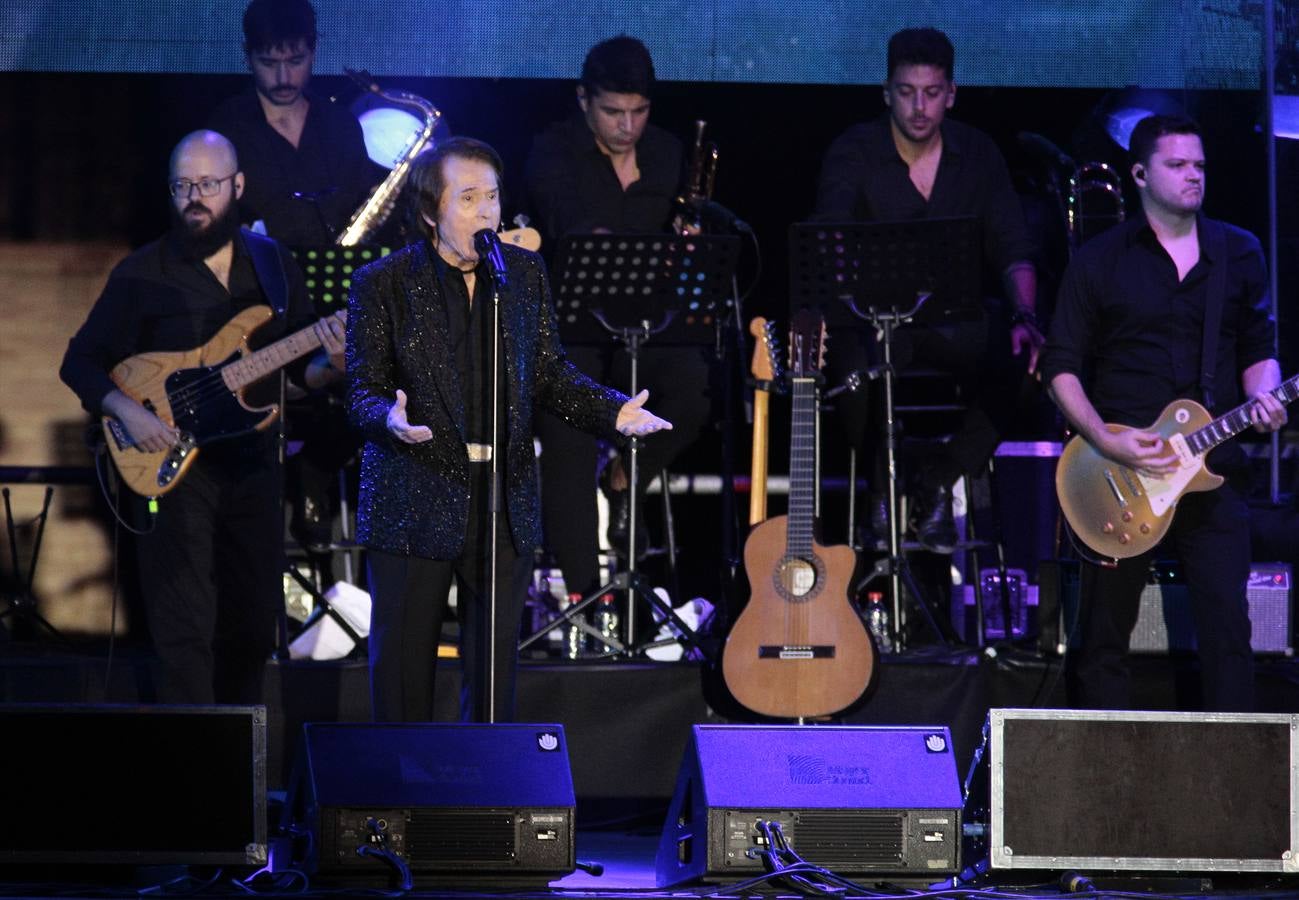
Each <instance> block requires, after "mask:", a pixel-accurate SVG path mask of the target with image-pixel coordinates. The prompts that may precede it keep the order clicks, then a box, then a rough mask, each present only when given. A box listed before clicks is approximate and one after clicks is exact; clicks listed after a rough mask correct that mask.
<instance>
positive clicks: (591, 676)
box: [0, 643, 1299, 897]
mask: <svg viewBox="0 0 1299 900" xmlns="http://www.w3.org/2000/svg"><path fill="white" fill-rule="evenodd" d="M1133 664H1134V674H1135V676H1136V688H1137V690H1136V696H1137V698H1138V701H1139V703H1140V705H1141V706H1142V707H1143V708H1147V709H1177V708H1179V707H1182V708H1188V707H1193V705H1194V701H1195V690H1196V684H1197V682H1198V676H1197V674H1196V672H1195V669H1194V665H1193V662H1192V661H1191V660H1184V659H1169V658H1162V657H1151V658H1138V659H1135V660H1134V661H1133ZM147 669H148V666H147V661H146V660H145V659H143V658H142V657H139V656H135V655H132V654H129V653H128V654H125V655H122V654H119V655H118V657H117V658H116V660H115V661H114V662H113V664H112V667H111V668H110V667H109V666H108V660H107V659H106V658H105V657H104V656H103V655H101V654H98V653H94V652H68V651H67V650H66V649H57V648H53V647H50V646H47V645H45V646H25V645H15V644H12V643H0V702H3V703H42V704H51V703H125V704H138V703H140V701H141V698H142V697H143V696H146V695H147V691H148V677H147ZM267 674H268V678H267V744H268V746H267V751H268V752H267V784H268V788H269V789H270V790H271V792H272V793H273V794H278V793H280V792H282V791H283V789H284V787H285V784H286V782H287V780H288V772H289V768H290V766H291V764H292V760H293V756H294V752H293V748H294V746H295V744H296V741H297V736H298V735H299V734H300V733H301V725H302V723H304V722H313V721H314V722H336V721H341V722H364V721H366V720H368V718H369V702H368V686H367V671H366V667H365V663H364V661H357V660H353V661H342V662H330V663H299V662H282V663H281V662H273V663H271V664H270V665H269V667H268V672H267ZM440 679H441V680H440V682H439V692H440V697H441V698H442V699H441V700H440V701H439V706H440V718H442V719H444V720H448V721H449V720H451V719H452V718H453V714H454V709H455V697H456V694H457V692H458V687H459V679H458V674H457V673H456V671H455V667H454V664H452V665H450V666H447V667H446V670H445V671H444V672H443V673H442V675H440ZM1062 681H1063V679H1062V678H1061V673H1060V664H1059V660H1057V659H1046V658H1041V657H1038V656H1036V655H1035V654H1033V653H1031V652H1029V651H1027V650H1024V649H1014V648H1002V649H1000V650H999V651H997V652H995V653H994V652H986V651H985V652H979V651H975V650H973V649H970V648H964V649H957V650H946V649H941V648H930V649H924V650H919V651H914V652H910V653H908V654H905V655H902V656H889V657H885V658H884V659H883V661H882V664H881V666H880V668H879V673H878V677H877V679H876V683H875V685H874V687H873V689H872V691H871V692H870V694H869V695H868V697H867V698H866V699H865V701H864V702H862V703H861V704H859V705H858V707H856V708H855V709H853V710H851V711H849V712H848V713H847V714H845V715H844V716H842V717H841V720H840V721H841V723H842V724H870V725H934V726H946V727H948V728H949V729H950V731H951V736H952V744H953V748H954V750H955V757H956V760H957V763H958V776H959V777H960V778H962V779H963V778H964V777H965V776H966V770H967V768H968V766H969V764H970V761H971V759H972V758H973V756H974V751H975V749H976V747H977V746H978V744H979V742H980V738H981V733H982V727H983V724H984V720H985V718H986V716H987V712H988V710H989V709H990V708H999V707H1033V706H1039V707H1060V706H1063V704H1064V698H1063V683H1062ZM1258 688H1259V691H1258V693H1259V699H1260V705H1261V709H1262V711H1268V712H1299V663H1297V662H1296V661H1295V660H1292V659H1284V658H1260V659H1259V661H1258ZM518 711H519V715H518V719H519V720H520V721H528V722H542V723H558V724H562V725H563V726H564V730H565V735H566V739H567V742H568V746H569V755H570V765H571V768H572V775H573V782H574V788H575V793H576V797H577V827H578V831H577V858H578V859H579V860H582V861H591V862H596V863H599V864H601V865H603V867H604V873H603V874H602V875H601V876H599V877H595V876H592V875H590V874H587V873H586V872H582V871H577V872H575V873H573V874H571V875H569V876H567V877H565V878H563V879H560V880H559V881H557V882H554V883H553V884H552V885H551V886H549V887H537V888H535V889H529V890H525V891H519V890H516V889H510V890H505V889H501V890H495V889H492V888H485V887H484V886H483V885H482V884H475V885H468V884H466V885H464V886H462V887H461V888H460V889H458V890H453V889H450V888H445V887H438V888H436V889H429V890H424V889H423V888H422V887H421V885H420V884H419V883H418V882H417V884H416V891H415V892H414V894H413V895H417V896H456V897H477V896H517V897H557V896H566V897H697V896H716V897H731V896H739V895H737V894H735V893H731V892H730V890H731V889H729V888H727V887H724V886H723V887H721V888H717V887H702V886H690V885H687V886H682V887H676V888H671V889H659V888H657V887H656V879H655V873H654V856H655V852H656V848H657V843H658V838H659V834H660V832H661V830H662V825H663V819H664V816H665V814H666V810H667V804H668V801H669V800H670V798H671V795H672V792H673V788H674V785H675V782H676V776H677V771H678V768H679V767H680V764H681V760H682V755H683V752H684V749H685V746H686V743H687V741H688V739H689V736H690V733H691V726H692V725H696V724H728V723H740V722H746V721H747V722H752V721H753V719H752V718H751V717H746V716H745V715H744V713H743V711H742V710H740V709H738V708H737V707H736V706H735V705H734V703H733V701H731V700H730V699H729V698H728V697H727V695H726V694H725V691H724V690H723V689H722V688H721V686H720V685H719V683H718V682H717V679H716V678H715V676H714V674H713V672H712V671H711V670H710V669H708V668H707V667H704V666H700V665H697V664H693V663H645V662H621V663H598V664H574V663H549V662H526V663H524V664H523V666H522V671H521V677H520V684H519V698H518ZM813 727H814V726H813ZM5 738H6V739H7V740H6V741H5V744H6V746H7V750H8V753H9V759H10V768H9V773H8V777H10V778H13V777H21V762H20V761H21V754H22V746H23V745H22V739H21V735H14V734H8V735H5ZM87 752H93V751H92V750H88V751H87ZM985 780H986V774H980V775H979V776H978V777H977V778H976V783H981V782H984V781H985ZM1049 785H1050V771H1049V766H1047V765H1046V764H1044V770H1043V790H1047V791H1049ZM976 792H977V788H976ZM2 797H3V795H2V794H0V811H2V810H3V799H2ZM54 815H55V813H54V812H52V813H51V816H52V817H53V816H54ZM979 815H981V813H977V812H976V813H974V814H973V815H971V814H968V813H967V817H966V818H967V821H971V820H974V821H977V819H978V817H979ZM52 821H53V819H52ZM274 821H276V820H275V819H272V822H274ZM47 827H49V826H47ZM50 833H51V840H52V841H55V840H57V829H54V828H52V829H51V832H50ZM0 849H2V848H0ZM984 852H985V851H984V850H982V849H978V848H976V849H975V850H973V851H971V852H970V853H967V854H966V856H965V857H964V859H963V865H970V864H971V863H972V862H973V861H974V860H975V859H977V858H979V857H981V856H982V855H983V853H984ZM159 872H160V874H158V876H157V877H156V879H154V880H152V881H151V880H150V877H149V874H148V873H139V874H137V875H134V876H130V877H128V878H127V880H129V881H130V882H131V883H129V884H125V883H121V882H120V881H119V880H118V879H119V878H121V877H122V876H123V873H121V872H118V873H117V874H116V875H114V876H113V877H106V876H102V873H100V876H96V875H95V874H94V873H92V872H90V871H89V870H84V871H83V870H82V869H81V868H80V867H78V866H70V867H69V866H61V867H59V868H58V869H56V870H53V869H45V870H29V871H22V872H19V870H17V869H15V868H14V867H12V866H8V867H6V866H4V865H0V896H3V897H25V896H33V897H35V896H42V897H51V896H60V897H69V896H72V897H75V896H86V897H106V896H122V895H123V894H124V893H129V894H136V893H137V891H141V889H145V888H149V887H150V886H151V885H154V887H152V889H149V890H147V891H146V892H147V893H149V894H162V895H169V894H170V895H175V894H182V893H183V894H187V895H190V896H228V895H234V894H242V893H243V892H244V890H245V888H249V889H252V890H254V891H255V892H257V893H302V892H303V885H302V883H301V882H300V881H299V882H296V883H293V882H292V879H288V880H286V881H285V882H284V883H283V884H282V885H281V887H279V888H276V887H274V886H272V885H271V884H260V883H259V884H256V885H249V886H240V885H236V884H234V883H233V880H232V879H234V878H236V877H241V878H242V877H245V876H246V875H247V874H249V872H248V870H244V871H242V872H235V871H233V870H231V871H227V872H224V873H222V874H221V876H220V877H219V878H217V880H215V881H214V882H212V883H211V884H206V883H205V882H206V879H207V878H209V877H211V875H212V872H211V870H200V869H194V870H193V871H192V872H191V873H190V876H189V877H188V878H182V880H181V881H178V882H176V883H174V884H170V885H164V884H163V882H164V881H166V880H168V879H169V878H173V877H177V875H176V874H175V872H169V871H166V870H159ZM128 874H129V873H128ZM181 874H182V875H183V873H181ZM1035 874H1036V875H1037V876H1038V877H1037V881H1036V885H1035V884H1034V883H1033V880H1032V879H1031V878H1025V877H1024V874H1023V873H1020V872H1010V873H994V877H993V878H991V879H988V878H984V879H981V880H978V881H976V882H975V883H974V884H973V885H971V886H969V887H961V888H956V889H948V890H947V891H944V892H943V894H942V895H943V896H957V895H969V896H978V897H989V896H995V895H997V894H1003V893H1004V894H1013V895H1014V896H1058V895H1059V894H1060V893H1061V889H1060V883H1059V875H1060V873H1059V872H1047V873H1035ZM1089 874H1090V873H1089ZM1010 876H1013V877H1010ZM1098 877H1101V876H1100V875H1098ZM859 880H860V879H859ZM1098 887H1101V888H1102V893H1105V894H1106V895H1113V891H1114V890H1117V887H1115V888H1109V887H1108V886H1105V885H1104V883H1103V882H1098ZM1123 887H1124V889H1129V888H1132V887H1133V885H1131V884H1124V885H1123ZM1200 887H1201V883H1200V880H1199V879H1192V880H1191V881H1184V882H1177V883H1170V882H1167V881H1158V882H1148V883H1146V884H1145V885H1144V886H1143V885H1136V888H1137V889H1138V890H1140V891H1142V892H1143V895H1145V896H1151V895H1158V894H1175V895H1188V894H1202V893H1203V892H1202V891H1201V890H1200ZM863 888H864V890H863V892H861V893H854V892H852V891H848V892H845V893H840V894H838V895H837V896H841V897H852V896H863V897H864V896H872V897H876V896H881V895H890V896H892V895H898V896H912V897H914V896H922V895H924V896H935V894H934V893H933V892H932V891H933V890H934V889H932V888H931V890H930V891H929V892H921V893H916V886H915V885H908V891H902V890H900V889H899V890H890V889H888V888H887V887H884V888H881V887H880V886H879V885H864V886H863ZM1211 888H1212V891H1213V892H1214V893H1215V894H1216V895H1219V896H1259V897H1262V896H1296V897H1299V882H1294V881H1290V880H1280V879H1277V878H1271V879H1268V878H1263V877H1261V876H1240V875H1225V876H1223V875H1218V876H1214V877H1213V878H1212V885H1211ZM865 889H869V891H871V892H870V893H868V892H866V890H865ZM1152 891H1153V892H1154V894H1152ZM307 893H308V894H309V895H315V896H339V895H340V894H343V895H357V894H358V892H357V891H354V890H350V889H338V888H330V887H326V886H322V885H312V886H311V887H310V888H309V889H308V891H307ZM359 893H366V894H368V895H374V892H359ZM780 895H785V896H798V895H800V894H799V893H798V892H797V891H796V890H795V889H794V888H792V887H789V886H788V885H786V886H784V888H782V889H781V891H780ZM804 895H806V894H804ZM744 896H748V894H747V893H746V894H744Z"/></svg>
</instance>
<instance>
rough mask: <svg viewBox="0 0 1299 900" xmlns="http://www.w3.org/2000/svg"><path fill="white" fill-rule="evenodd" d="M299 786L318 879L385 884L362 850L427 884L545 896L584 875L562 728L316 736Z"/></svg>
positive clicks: (296, 780)
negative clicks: (541, 891)
mask: <svg viewBox="0 0 1299 900" xmlns="http://www.w3.org/2000/svg"><path fill="white" fill-rule="evenodd" d="M291 781H292V788H291V791H292V795H291V796H290V797H289V798H288V802H287V804H286V816H287V817H288V818H289V819H290V822H291V823H292V824H293V825H294V827H293V828H292V829H291V830H293V831H295V832H299V833H300V832H301V831H302V830H304V829H305V831H307V832H308V833H309V834H310V840H309V841H308V842H307V843H308V847H309V850H308V852H307V853H306V854H305V859H303V860H302V861H301V865H302V868H303V869H304V870H305V871H307V872H310V873H312V874H318V875H324V876H342V877H345V878H353V879H355V880H357V881H373V882H383V881H386V880H387V878H388V875H389V869H388V868H387V867H386V866H385V864H384V863H383V861H382V860H379V859H375V858H373V856H371V855H367V856H362V855H358V852H357V851H358V848H361V847H368V848H370V849H371V850H378V851H388V852H390V853H392V854H394V855H395V857H397V858H398V859H400V860H401V861H402V862H403V863H404V864H405V865H406V866H407V867H409V869H410V871H411V873H412V874H413V875H414V876H416V877H417V878H420V879H421V880H423V881H425V882H435V881H437V880H438V878H439V876H454V878H455V880H456V881H458V882H464V881H467V880H471V881H473V880H485V881H490V883H492V884H506V883H519V884H523V883H527V884H535V883H544V882H546V881H549V880H550V879H552V878H559V877H561V876H563V875H567V874H569V873H571V872H572V871H573V870H574V869H575V868H576V862H575V852H576V851H575V837H574V817H575V806H576V804H575V801H574V797H573V779H572V774H571V772H570V770H569V763H568V744H567V742H566V741H565V739H564V730H563V726H560V725H520V724H510V725H446V724H436V723H428V724H363V723H346V724H345V723H332V724H330V723H315V724H308V725H305V726H303V740H302V744H301V747H300V750H299V754H298V758H297V761H296V765H295V769H294V775H293V777H292V779H291ZM480 876H481V877H480ZM417 883H418V882H417Z"/></svg>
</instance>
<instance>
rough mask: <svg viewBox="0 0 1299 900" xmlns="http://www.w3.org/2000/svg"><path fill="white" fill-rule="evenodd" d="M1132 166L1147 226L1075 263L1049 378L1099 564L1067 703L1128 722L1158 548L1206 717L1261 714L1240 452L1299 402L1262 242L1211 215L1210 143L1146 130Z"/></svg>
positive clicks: (1078, 502)
mask: <svg viewBox="0 0 1299 900" xmlns="http://www.w3.org/2000/svg"><path fill="white" fill-rule="evenodd" d="M1130 157H1131V160H1132V168H1131V173H1132V178H1133V180H1134V181H1135V183H1136V188H1137V193H1138V194H1139V196H1140V199H1141V207H1142V211H1143V212H1144V216H1143V217H1141V218H1137V219H1132V220H1129V221H1126V222H1123V223H1121V224H1119V225H1117V226H1115V227H1114V228H1112V229H1110V230H1109V231H1107V232H1105V233H1104V234H1102V235H1100V236H1099V237H1096V238H1094V239H1093V240H1092V241H1090V242H1089V243H1087V244H1086V245H1085V246H1083V247H1082V248H1081V249H1080V250H1079V251H1078V253H1077V254H1076V255H1075V257H1074V259H1073V260H1072V262H1071V263H1070V265H1069V268H1068V270H1067V271H1066V272H1065V275H1064V279H1063V282H1062V284H1061V288H1060V296H1059V301H1058V303H1057V307H1056V312H1055V316H1054V320H1053V322H1052V327H1051V334H1050V337H1049V340H1048V342H1047V346H1046V352H1045V354H1044V355H1043V358H1042V366H1041V368H1042V377H1043V379H1044V381H1045V382H1046V384H1047V385H1048V386H1049V388H1050V392H1051V395H1052V397H1053V398H1054V400H1055V401H1056V403H1057V404H1058V405H1059V406H1060V408H1061V410H1063V412H1064V414H1065V416H1066V417H1067V418H1068V419H1069V421H1070V423H1071V424H1072V425H1073V427H1074V428H1075V430H1076V431H1077V433H1078V437H1075V438H1074V439H1073V441H1072V442H1071V443H1070V444H1069V445H1068V446H1067V447H1066V449H1065V452H1064V454H1063V456H1062V458H1061V463H1060V468H1059V470H1058V472H1057V479H1056V480H1057V488H1058V492H1059V496H1060V500H1061V507H1062V509H1063V510H1064V513H1065V516H1066V519H1067V520H1068V521H1069V523H1070V525H1071V527H1072V529H1073V531H1074V534H1075V535H1076V536H1077V537H1078V538H1079V540H1080V541H1081V543H1083V544H1085V545H1087V547H1089V548H1090V550H1091V551H1092V552H1091V553H1090V554H1089V553H1084V555H1085V556H1089V557H1090V558H1091V559H1090V560H1089V561H1086V562H1084V563H1083V570H1082V593H1081V597H1080V601H1079V605H1078V606H1079V615H1078V621H1077V622H1076V623H1071V625H1070V628H1069V630H1070V632H1071V636H1072V637H1073V638H1074V639H1076V644H1075V641H1072V640H1071V641H1070V643H1071V645H1074V646H1071V649H1070V651H1069V654H1068V657H1067V660H1066V678H1067V684H1068V687H1069V696H1070V702H1071V704H1073V705H1075V706H1082V707H1099V708H1125V707H1127V706H1129V705H1130V703H1131V694H1130V683H1129V676H1128V670H1127V652H1128V641H1129V637H1130V634H1131V631H1132V628H1133V626H1134V625H1135V623H1136V619H1137V611H1138V606H1139V601H1140V595H1141V592H1142V589H1143V587H1144V585H1145V583H1146V580H1147V572H1148V569H1149V564H1150V562H1151V559H1152V557H1153V555H1154V553H1155V552H1156V551H1155V549H1154V548H1155V546H1156V544H1158V545H1159V547H1160V552H1161V554H1164V555H1167V556H1171V557H1176V558H1177V559H1178V560H1179V561H1180V563H1181V565H1182V569H1183V571H1184V573H1185V576H1186V582H1187V587H1188V593H1189V596H1190V601H1191V604H1192V607H1193V614H1194V621H1195V625H1196V632H1197V635H1198V651H1199V656H1200V666H1201V677H1202V684H1203V702H1204V706H1205V708H1206V709H1209V710H1248V709H1250V708H1251V707H1252V705H1253V699H1254V676H1253V660H1252V652H1251V649H1250V623H1249V617H1248V606H1247V602H1246V580H1247V578H1248V574H1249V564H1250V547H1249V529H1248V522H1247V517H1248V511H1247V508H1246V505H1245V500H1244V496H1243V486H1244V484H1243V483H1244V481H1245V480H1246V479H1247V475H1248V472H1247V469H1246V460H1245V457H1244V454H1243V452H1242V451H1241V449H1240V448H1239V446H1237V445H1236V444H1234V443H1231V442H1228V441H1227V439H1228V438H1230V437H1231V436H1233V435H1235V434H1237V433H1238V432H1240V431H1241V430H1243V429H1244V428H1246V427H1249V426H1253V427H1254V428H1255V429H1256V430H1258V431H1261V432H1268V431H1276V430H1278V429H1280V428H1281V427H1283V426H1284V425H1285V423H1286V413H1285V409H1284V404H1285V403H1287V402H1289V401H1290V400H1293V399H1294V398H1295V397H1296V396H1297V395H1299V391H1297V390H1296V386H1295V382H1294V380H1293V379H1292V380H1291V381H1289V382H1286V383H1285V384H1282V382H1281V375H1280V367H1279V366H1278V364H1277V361H1276V359H1275V341H1276V330H1275V322H1274V321H1273V319H1272V318H1271V315H1270V302H1269V298H1268V290H1267V285H1268V278H1267V271H1266V265H1265V263H1264V259H1263V254H1262V250H1261V248H1260V246H1259V242H1258V240H1257V239H1256V238H1255V237H1254V236H1253V235H1252V234H1250V233H1249V232H1246V231H1243V230H1241V229H1238V228H1235V227H1232V226H1230V225H1226V224H1225V223H1222V222H1218V221H1215V220H1213V219H1210V218H1208V217H1206V216H1204V215H1203V214H1202V212H1201V206H1202V204H1203V200H1204V191H1205V157H1204V148H1203V144H1202V142H1201V138H1200V133H1199V129H1198V126H1196V124H1195V123H1194V122H1192V121H1191V120H1189V119H1186V118H1183V117H1178V116H1150V117H1147V118H1145V119H1143V120H1141V122H1139V123H1138V124H1137V126H1136V128H1135V129H1134V130H1133V132H1132V137H1131V147H1130ZM1201 403H1203V405H1201ZM1214 416H1217V417H1218V418H1216V419H1214V418H1213V417H1214ZM1211 449H1212V450H1213V452H1212V453H1210V452H1209V451H1210V450H1211ZM1161 537H1163V541H1162V543H1160V538H1161ZM1091 560H1095V561H1091ZM1106 560H1108V561H1106Z"/></svg>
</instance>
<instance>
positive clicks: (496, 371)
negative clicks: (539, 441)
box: [474, 229, 506, 725]
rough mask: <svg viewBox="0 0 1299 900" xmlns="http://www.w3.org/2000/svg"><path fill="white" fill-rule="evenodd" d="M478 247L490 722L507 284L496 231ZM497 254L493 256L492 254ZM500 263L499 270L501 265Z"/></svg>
mask: <svg viewBox="0 0 1299 900" xmlns="http://www.w3.org/2000/svg"><path fill="white" fill-rule="evenodd" d="M474 247H475V249H476V250H477V251H478V257H479V259H480V260H482V261H483V262H485V263H487V266H486V268H487V272H488V277H489V278H490V279H491V282H492V353H491V357H492V359H491V366H492V414H491V417H490V419H491V423H492V440H491V447H492V450H491V457H492V458H491V460H490V464H491V473H490V478H491V483H490V485H489V486H488V488H487V508H488V516H487V529H488V534H487V585H488V587H487V654H486V665H487V692H486V693H487V698H486V699H487V724H489V725H491V724H495V722H496V690H497V686H496V629H497V626H498V623H497V607H498V604H499V600H498V590H497V584H496V567H497V556H498V553H497V547H496V540H497V534H496V531H497V528H498V527H499V525H500V516H501V509H500V506H501V489H500V488H501V478H500V460H501V428H500V421H499V420H500V406H501V404H500V396H501V395H500V391H501V367H500V351H501V291H502V288H503V287H505V286H506V285H505V278H504V265H505V263H504V260H503V259H502V258H501V257H500V255H499V254H500V252H501V248H500V242H499V241H498V240H497V238H496V233H495V232H494V231H489V230H487V229H484V230H483V231H480V232H478V233H477V234H476V235H474ZM493 256H494V257H495V259H493V258H492V257H493ZM498 266H499V267H500V271H498V269H497V267H498Z"/></svg>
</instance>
